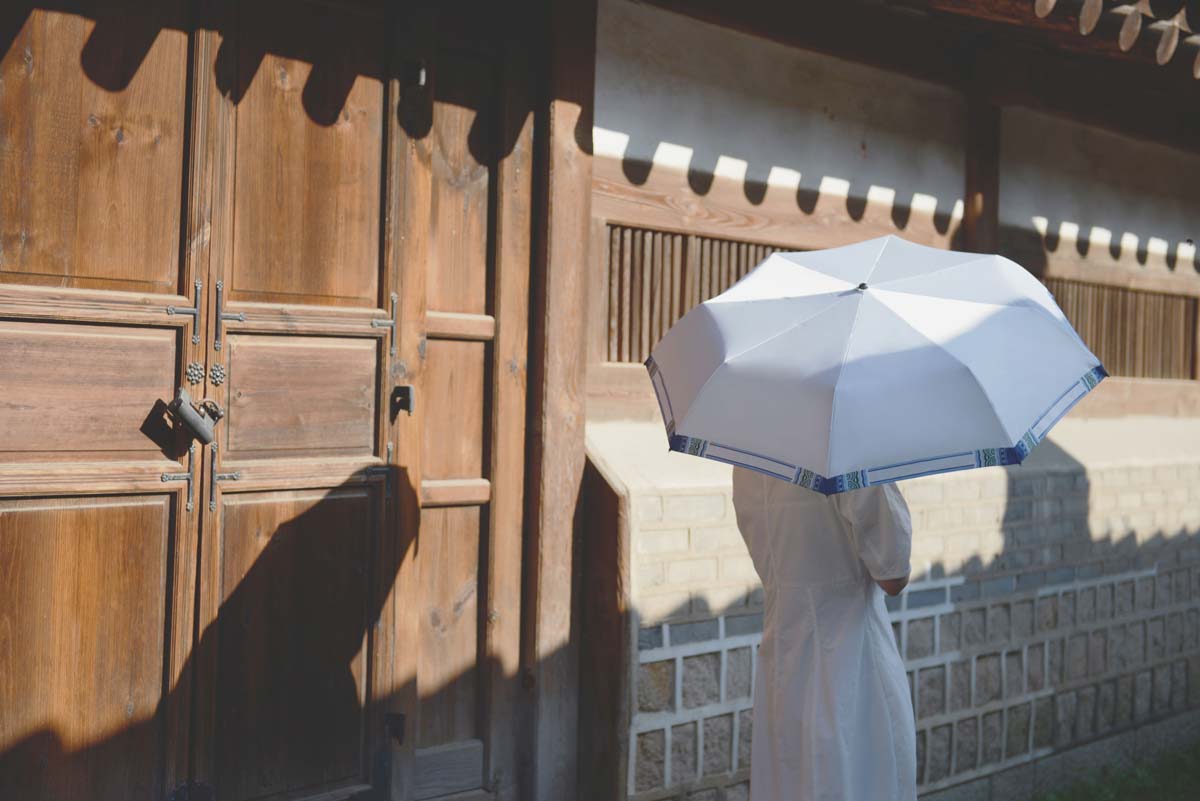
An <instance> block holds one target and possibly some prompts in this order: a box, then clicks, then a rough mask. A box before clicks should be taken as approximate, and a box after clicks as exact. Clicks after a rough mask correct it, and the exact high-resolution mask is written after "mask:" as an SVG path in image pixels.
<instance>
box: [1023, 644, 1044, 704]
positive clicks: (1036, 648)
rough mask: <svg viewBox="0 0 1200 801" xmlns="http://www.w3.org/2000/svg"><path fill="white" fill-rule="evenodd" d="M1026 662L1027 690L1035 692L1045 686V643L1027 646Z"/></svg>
mask: <svg viewBox="0 0 1200 801" xmlns="http://www.w3.org/2000/svg"><path fill="white" fill-rule="evenodd" d="M1027 655H1028V664H1027V665H1026V673H1025V675H1026V678H1027V679H1028V686H1029V692H1037V691H1038V690H1040V689H1042V688H1043V687H1045V686H1046V663H1045V660H1046V645H1045V643H1040V642H1039V643H1036V644H1034V645H1031V646H1029V650H1028V654H1027Z"/></svg>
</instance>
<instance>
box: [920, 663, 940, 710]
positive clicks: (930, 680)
mask: <svg viewBox="0 0 1200 801" xmlns="http://www.w3.org/2000/svg"><path fill="white" fill-rule="evenodd" d="M917 700H918V703H919V708H918V709H917V717H918V718H927V717H932V716H933V715H940V714H942V713H943V712H945V711H946V668H945V666H944V665H938V666H936V667H929V668H925V669H923V670H922V671H921V672H920V692H919V693H918V694H917Z"/></svg>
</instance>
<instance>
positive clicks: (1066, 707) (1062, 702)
mask: <svg viewBox="0 0 1200 801" xmlns="http://www.w3.org/2000/svg"><path fill="white" fill-rule="evenodd" d="M1076 705H1077V699H1076V697H1075V693H1073V692H1067V693H1059V694H1058V695H1056V696H1055V697H1054V745H1055V746H1057V747H1059V748H1063V747H1065V746H1068V745H1070V744H1071V742H1072V741H1073V740H1074V739H1075V707H1076Z"/></svg>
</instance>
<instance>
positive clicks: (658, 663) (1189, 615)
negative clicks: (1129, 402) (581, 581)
mask: <svg viewBox="0 0 1200 801" xmlns="http://www.w3.org/2000/svg"><path fill="white" fill-rule="evenodd" d="M902 487H903V490H904V492H905V495H906V497H907V498H908V501H909V504H910V506H911V508H912V512H913V521H914V531H915V535H914V553H913V566H914V579H915V580H914V582H913V583H912V584H911V585H910V587H909V589H908V590H907V591H906V592H905V593H904V594H903V595H901V596H900V597H898V598H895V599H889V609H890V614H891V617H892V621H893V629H894V631H895V634H896V637H897V642H898V645H899V647H900V649H901V653H902V654H903V655H904V658H905V663H906V666H907V669H908V675H909V682H910V686H911V688H912V692H913V707H914V711H915V713H916V716H917V728H918V731H917V743H918V760H919V764H918V774H919V779H920V783H921V789H922V793H923V794H926V795H930V796H931V797H932V795H936V794H937V792H938V791H943V795H946V794H948V793H953V792H955V790H954V789H953V788H966V787H970V788H978V787H980V786H983V784H985V783H988V782H993V781H995V782H997V783H999V782H1000V780H1001V778H1003V777H1008V776H1015V775H1018V773H1019V772H1020V770H1022V769H1024V770H1027V771H1028V770H1032V769H1033V768H1032V766H1035V765H1049V764H1052V760H1051V758H1052V757H1055V756H1056V755H1060V754H1064V753H1072V752H1074V750H1076V749H1080V747H1084V749H1086V748H1088V747H1090V748H1093V750H1094V748H1095V746H1097V745H1103V744H1104V743H1106V742H1112V743H1116V742H1118V740H1119V739H1120V738H1121V737H1122V736H1125V735H1130V737H1129V738H1127V739H1129V740H1130V741H1132V734H1131V733H1136V732H1138V731H1141V727H1146V726H1150V725H1166V723H1167V722H1170V721H1171V720H1172V719H1176V718H1178V716H1180V715H1184V713H1186V715H1185V718H1187V719H1192V718H1197V717H1200V455H1198V456H1197V458H1196V460H1195V461H1172V462H1160V463H1137V464H1122V465H1120V466H1116V467H1103V468H1096V469H1092V470H1088V469H1086V468H1085V467H1084V466H1083V465H1080V464H1078V463H1074V462H1073V460H1070V459H1066V460H1062V459H1060V460H1058V462H1057V463H1056V464H1054V465H1053V466H1049V467H1044V468H1034V467H1030V466H1028V465H1027V466H1025V467H1020V468H1011V469H1007V470H999V469H997V470H979V471H970V472H966V473H959V474H953V475H949V476H940V477H930V478H927V479H920V480H917V481H911V482H907V483H906V484H904V485H902ZM630 502H631V510H632V515H631V518H632V521H631V524H630V525H631V529H632V530H631V531H630V542H631V550H632V554H631V559H630V564H631V571H632V573H633V581H632V593H631V600H632V606H633V608H634V609H635V610H636V612H635V616H636V618H637V619H636V621H635V622H634V631H633V632H632V635H631V636H633V637H634V638H635V640H636V648H637V651H636V653H637V657H636V660H635V663H636V664H635V665H634V667H633V673H634V675H633V676H632V677H631V679H632V680H631V686H632V693H631V695H632V698H631V700H630V703H631V705H632V707H633V708H632V714H631V716H630V721H631V723H630V732H629V734H630V738H629V743H630V746H629V748H630V752H631V753H630V755H629V757H630V758H629V762H628V767H629V771H628V777H627V778H628V787H627V789H628V794H629V796H630V797H631V798H635V799H638V800H639V801H640V800H641V799H645V800H646V801H653V800H654V799H666V798H671V799H675V798H678V799H688V800H689V801H691V800H692V799H704V800H705V801H720V799H722V798H724V799H728V800H729V801H733V800H734V799H741V798H745V797H746V794H747V792H748V785H747V780H748V775H749V771H748V766H749V745H750V742H751V739H752V737H753V731H752V727H751V719H750V711H749V710H750V707H751V697H752V692H753V671H754V663H755V659H756V654H757V644H758V641H759V639H760V637H761V627H762V616H761V604H762V595H761V593H762V590H761V587H760V586H759V584H758V582H757V577H756V576H755V574H754V571H753V568H752V566H751V564H750V561H749V557H748V555H747V554H746V550H745V547H744V545H743V544H742V541H741V538H740V535H739V534H738V532H737V528H736V524H735V521H734V517H733V509H732V502H731V499H730V495H729V488H728V484H727V483H713V484H712V485H711V486H704V487H697V486H689V487H686V488H681V489H676V490H653V491H648V490H646V489H644V488H643V489H642V490H640V491H636V492H634V493H633V494H632V497H631V499H630ZM1180 719H1183V718H1180ZM1160 721H1162V722H1164V723H1162V724H1159V723H1157V722H1160ZM1089 744H1091V745H1090V746H1089ZM1079 752H1080V753H1082V751H1079ZM1048 760H1051V761H1048ZM1029 775H1032V774H1031V773H1030V774H1029ZM1042 778H1043V780H1042V781H1040V783H1039V784H1038V786H1037V790H1038V791H1039V792H1044V791H1046V790H1047V789H1050V785H1051V784H1053V783H1054V782H1056V781H1057V782H1059V783H1061V782H1063V781H1067V780H1068V779H1069V778H1072V776H1071V774H1069V773H1065V772H1063V771H1061V770H1060V771H1058V772H1057V773H1055V774H1053V775H1052V776H1051V775H1050V774H1047V775H1046V776H1043V777H1042ZM988 786H991V785H990V784H989V785H988ZM997 786H999V785H998V784H997ZM1033 786H1034V785H1033V783H1032V781H1030V782H1027V786H1026V787H1025V789H1024V790H1022V789H1020V788H1018V789H1013V788H1011V787H1007V786H1006V789H1004V790H1003V794H1002V795H995V796H989V795H988V794H986V793H984V794H978V793H976V794H975V795H973V796H972V797H975V798H985V799H986V798H989V797H994V798H995V799H1000V798H1004V799H1005V801H1022V799H1023V798H1028V797H1031V794H1032V790H1033ZM989 792H990V791H989ZM996 792H1001V791H999V790H997V791H996Z"/></svg>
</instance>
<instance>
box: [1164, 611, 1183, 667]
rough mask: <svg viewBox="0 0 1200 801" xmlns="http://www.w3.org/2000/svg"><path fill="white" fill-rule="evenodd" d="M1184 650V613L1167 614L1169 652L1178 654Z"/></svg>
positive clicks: (1173, 654) (1172, 654) (1174, 654)
mask: <svg viewBox="0 0 1200 801" xmlns="http://www.w3.org/2000/svg"><path fill="white" fill-rule="evenodd" d="M1182 650H1183V613H1182V612H1172V613H1171V614H1169V615H1167V653H1168V654H1169V655H1171V656H1176V655H1177V654H1179V652H1180V651H1182Z"/></svg>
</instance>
